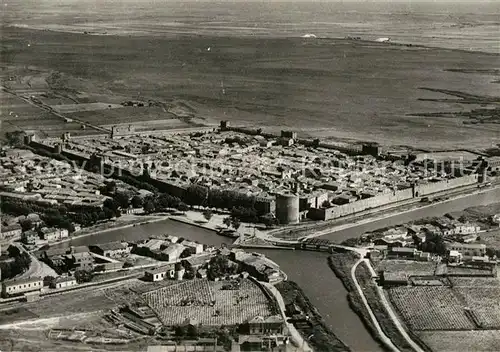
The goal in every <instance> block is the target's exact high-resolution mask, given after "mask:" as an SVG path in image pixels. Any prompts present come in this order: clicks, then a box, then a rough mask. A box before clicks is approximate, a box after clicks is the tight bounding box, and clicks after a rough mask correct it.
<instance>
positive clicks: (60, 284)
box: [50, 276, 77, 288]
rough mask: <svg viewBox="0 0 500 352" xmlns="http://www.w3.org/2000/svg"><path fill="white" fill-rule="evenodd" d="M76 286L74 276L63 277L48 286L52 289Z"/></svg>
mask: <svg viewBox="0 0 500 352" xmlns="http://www.w3.org/2000/svg"><path fill="white" fill-rule="evenodd" d="M76 284H77V282H76V279H75V277H74V276H65V277H63V276H61V277H58V278H57V279H55V280H54V282H52V283H51V285H50V286H51V287H52V288H65V287H71V286H75V285H76Z"/></svg>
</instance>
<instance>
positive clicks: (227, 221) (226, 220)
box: [222, 216, 231, 228]
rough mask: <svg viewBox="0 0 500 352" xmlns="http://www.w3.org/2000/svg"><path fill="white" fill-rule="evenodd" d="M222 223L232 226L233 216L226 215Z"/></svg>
mask: <svg viewBox="0 0 500 352" xmlns="http://www.w3.org/2000/svg"><path fill="white" fill-rule="evenodd" d="M222 223H223V224H224V225H226V227H227V228H229V226H231V218H230V217H229V216H228V217H225V218H224V220H222Z"/></svg>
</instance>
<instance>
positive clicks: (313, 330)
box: [276, 281, 350, 352]
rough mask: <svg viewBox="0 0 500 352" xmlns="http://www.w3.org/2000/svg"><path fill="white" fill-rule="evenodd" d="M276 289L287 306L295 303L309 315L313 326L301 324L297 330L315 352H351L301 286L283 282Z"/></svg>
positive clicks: (291, 282)
mask: <svg viewBox="0 0 500 352" xmlns="http://www.w3.org/2000/svg"><path fill="white" fill-rule="evenodd" d="M276 288H277V289H278V290H279V292H280V293H281V295H282V296H283V300H284V301H285V304H289V303H294V304H296V305H297V306H298V307H299V308H300V309H301V311H302V312H303V314H306V315H309V317H310V322H311V324H309V325H307V324H300V325H298V326H297V330H298V331H299V332H300V334H301V335H302V337H303V338H304V339H307V343H309V345H310V346H311V347H312V348H313V349H314V350H315V351H339V352H343V351H345V352H347V351H350V348H349V347H348V346H347V345H346V344H344V343H343V342H342V341H341V340H340V339H339V338H338V337H337V336H336V335H335V334H334V333H333V331H332V330H331V329H330V328H329V327H328V325H326V323H325V322H324V320H323V317H322V316H321V315H320V314H319V312H318V310H317V309H316V308H315V307H314V306H313V304H312V303H311V301H310V300H309V298H308V297H307V296H306V295H305V293H304V292H303V291H302V289H301V288H300V287H299V285H297V284H296V283H295V282H293V281H283V282H280V283H279V284H277V285H276ZM308 337H310V338H308Z"/></svg>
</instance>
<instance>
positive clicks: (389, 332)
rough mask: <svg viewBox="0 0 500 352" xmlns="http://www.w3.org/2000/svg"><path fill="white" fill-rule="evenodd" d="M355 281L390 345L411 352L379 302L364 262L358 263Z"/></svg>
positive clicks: (403, 351)
mask: <svg viewBox="0 0 500 352" xmlns="http://www.w3.org/2000/svg"><path fill="white" fill-rule="evenodd" d="M356 279H357V281H358V284H359V285H360V286H361V287H362V289H363V293H364V295H365V298H366V300H367V301H368V304H369V306H370V308H371V310H372V312H373V314H374V315H375V317H376V318H377V321H378V323H379V325H380V327H381V328H382V331H383V332H384V334H385V335H386V336H387V337H388V338H390V339H391V341H392V343H393V344H394V345H395V346H396V347H397V348H398V349H399V350H400V351H401V352H413V351H414V349H413V348H412V346H411V345H410V344H409V343H408V342H407V341H406V339H405V338H404V337H403V336H402V335H401V333H400V332H399V331H398V328H397V327H396V325H395V324H394V322H393V320H392V319H391V316H390V315H389V313H388V312H387V310H386V309H385V307H384V305H383V304H382V302H381V301H380V297H379V294H378V291H377V288H376V287H375V285H376V283H375V282H374V281H373V279H372V278H371V273H370V270H369V269H368V267H367V266H366V264H365V263H364V262H363V263H360V264H359V265H358V267H357V269H356ZM412 338H413V336H412Z"/></svg>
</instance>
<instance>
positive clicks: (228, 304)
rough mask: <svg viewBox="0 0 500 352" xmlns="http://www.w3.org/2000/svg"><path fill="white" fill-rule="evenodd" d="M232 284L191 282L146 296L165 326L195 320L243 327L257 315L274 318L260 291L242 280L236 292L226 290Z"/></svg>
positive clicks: (250, 283) (206, 281)
mask: <svg viewBox="0 0 500 352" xmlns="http://www.w3.org/2000/svg"><path fill="white" fill-rule="evenodd" d="M228 284H230V282H229V281H219V282H212V281H208V280H201V279H200V280H190V281H183V282H180V283H178V284H174V285H170V286H167V287H165V288H161V289H158V290H155V291H151V292H147V293H145V294H143V297H144V299H145V300H146V301H147V302H148V304H149V305H150V306H151V307H152V308H153V309H154V310H155V311H156V312H157V314H158V315H159V317H160V319H161V321H162V323H163V324H165V325H169V326H173V325H178V324H182V323H183V322H185V321H186V319H194V320H196V321H197V322H199V323H201V324H203V325H235V324H241V323H243V322H245V321H247V320H248V319H252V318H255V317H256V316H262V317H268V316H271V315H273V313H272V312H271V310H270V308H269V307H270V303H271V302H269V300H268V299H267V298H266V296H265V295H264V294H263V292H262V291H261V289H260V288H259V287H257V285H255V284H254V283H252V282H251V281H250V280H243V281H242V282H241V286H240V287H239V288H237V289H223V287H224V286H226V285H228Z"/></svg>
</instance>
